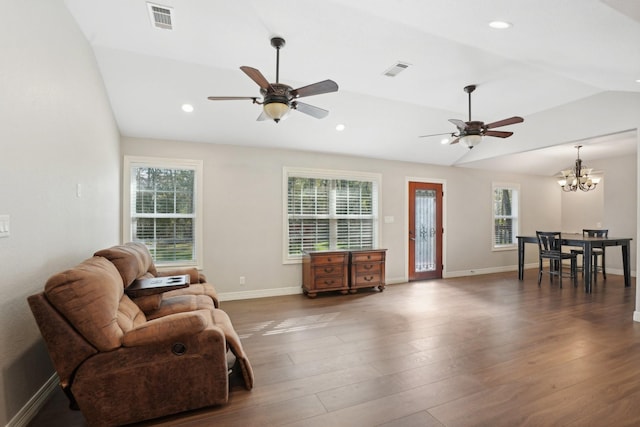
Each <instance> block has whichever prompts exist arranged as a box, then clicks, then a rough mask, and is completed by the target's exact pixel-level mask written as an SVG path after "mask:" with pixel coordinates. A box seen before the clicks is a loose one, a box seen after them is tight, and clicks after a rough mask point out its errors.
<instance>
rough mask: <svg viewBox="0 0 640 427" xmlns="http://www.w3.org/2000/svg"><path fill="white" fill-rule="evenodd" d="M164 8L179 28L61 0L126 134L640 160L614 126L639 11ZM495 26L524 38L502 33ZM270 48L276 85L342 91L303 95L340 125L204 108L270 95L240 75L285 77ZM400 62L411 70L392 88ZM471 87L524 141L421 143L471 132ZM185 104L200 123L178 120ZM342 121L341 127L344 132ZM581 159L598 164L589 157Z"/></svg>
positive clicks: (582, 2)
mask: <svg viewBox="0 0 640 427" xmlns="http://www.w3.org/2000/svg"><path fill="white" fill-rule="evenodd" d="M153 3H154V4H157V5H161V6H165V7H170V8H171V14H172V26H173V28H172V29H170V30H169V29H158V28H155V27H154V26H153V25H152V20H151V18H150V14H149V8H148V4H147V2H145V1H144V0H65V4H66V5H67V7H68V9H69V11H70V12H71V14H72V15H73V17H74V18H75V20H76V21H77V23H78V25H79V27H80V29H81V30H82V31H83V32H84V34H85V36H86V38H87V40H88V41H89V43H90V45H91V47H92V49H93V51H94V53H95V56H96V59H97V63H98V67H99V69H100V72H101V73H102V76H103V79H104V83H105V87H106V90H107V93H108V96H109V99H110V102H111V105H112V108H113V112H114V115H115V118H116V120H117V123H118V126H119V128H120V131H121V133H122V134H123V135H125V136H132V137H150V138H161V139H171V140H176V141H196V142H206V143H219V144H239V145H247V146H259V147H281V148H293V149H302V150H309V151H323V152H332V153H341V154H348V155H359V156H369V157H374V158H383V159H395V160H407V161H414V162H423V163H429V164H438V165H461V166H472V167H483V168H499V169H504V170H518V171H523V172H531V173H540V174H543V175H552V174H553V173H554V172H556V171H557V170H559V169H560V168H562V167H565V166H566V165H567V163H571V162H572V161H573V159H574V158H575V150H574V149H573V145H575V143H576V141H577V140H582V143H584V144H585V145H586V144H593V146H594V150H593V151H592V154H593V155H596V154H595V152H596V150H595V146H596V144H598V145H599V146H600V147H604V148H600V152H599V153H598V154H597V156H599V157H603V156H605V157H606V156H609V157H613V156H616V155H620V154H621V153H622V154H628V153H635V151H636V145H637V136H636V131H635V129H634V126H629V124H628V123H629V120H627V119H624V120H618V119H617V115H620V114H622V115H623V116H625V117H628V116H632V115H634V114H635V115H636V116H640V108H638V111H618V110H616V109H618V108H619V105H623V106H624V108H623V110H629V109H633V110H635V109H636V107H638V106H640V101H638V99H640V82H638V80H639V79H640V47H639V46H640V45H639V44H638V41H639V40H640V2H638V1H637V0H563V1H558V0H536V1H513V0H483V1H478V0H455V1H452V0H402V1H400V0H398V1H389V0H324V1H318V0H189V1H177V0H158V1H157V2H155V1H154V2H153ZM494 20H502V21H507V22H509V23H511V24H512V27H511V28H509V29H506V30H496V29H493V28H490V27H489V25H488V24H489V22H491V21H494ZM273 36H280V37H283V38H284V39H285V40H286V46H285V47H284V48H283V49H282V50H281V52H280V82H284V83H286V84H289V85H290V86H293V87H294V88H295V87H300V86H304V85H307V84H310V83H315V82H317V81H320V80H324V79H332V80H334V81H336V82H337V83H338V85H339V86H340V89H339V91H338V92H336V93H330V94H323V95H318V96H314V97H309V98H305V99H304V102H306V103H309V104H312V105H314V106H318V107H321V108H324V109H327V110H329V111H330V113H329V116H328V117H326V118H324V119H320V120H319V119H315V118H313V117H310V116H307V115H304V114H302V113H300V112H297V111H293V112H292V113H291V114H290V115H289V117H288V118H287V119H286V120H283V121H282V122H280V123H278V124H276V123H274V122H269V121H266V122H265V121H256V118H257V117H258V115H259V114H260V112H261V107H260V106H258V105H254V104H252V103H251V101H209V100H207V97H208V96H211V95H220V96H224V95H231V96H258V97H259V96H260V93H259V88H258V86H257V85H256V83H255V82H253V81H252V80H251V79H249V78H248V77H247V76H246V75H245V74H244V73H243V72H241V71H240V69H239V67H240V66H242V65H247V66H251V67H254V68H257V69H259V70H260V71H261V72H262V74H263V75H264V76H265V77H266V78H267V79H268V80H269V81H275V69H276V52H275V50H274V49H273V48H272V47H271V45H270V42H269V40H270V39H271V37H273ZM398 61H400V62H403V63H406V64H408V68H406V69H405V70H404V71H402V72H401V73H400V74H398V75H397V76H395V77H388V76H385V75H384V72H385V71H386V70H387V69H389V68H390V67H391V66H392V65H394V64H395V63H397V62H398ZM469 84H475V85H477V89H476V91H475V92H474V93H473V94H472V116H473V117H472V118H473V119H475V120H482V121H484V122H492V121H496V120H500V119H504V118H507V117H511V116H514V115H518V116H522V117H524V119H525V121H524V123H521V124H518V125H512V126H508V127H506V128H501V129H500V130H510V131H513V132H514V135H513V136H512V137H510V138H508V139H499V138H485V139H484V141H483V142H482V143H481V144H480V145H479V146H478V147H476V148H474V149H473V150H471V151H469V150H468V149H466V148H465V147H463V146H462V145H461V144H456V145H443V144H441V143H440V140H441V139H442V138H441V137H432V138H418V136H419V135H425V134H433V133H448V132H453V131H455V127H454V126H453V125H452V124H451V123H449V122H448V119H452V118H454V119H462V120H465V121H466V120H468V110H467V108H468V105H467V101H468V100H467V94H466V93H465V92H464V91H463V88H464V87H465V86H467V85H469ZM619 99H622V100H623V101H622V102H620V101H619ZM629 99H631V102H627V100H629ZM609 101H610V102H611V103H612V104H611V105H612V106H613V107H612V108H607V107H606V103H607V102H609ZM185 103H188V104H191V105H193V107H194V111H193V112H192V113H185V112H183V111H182V110H181V106H182V105H183V104H185ZM583 104H584V107H583ZM593 104H597V105H600V106H602V105H604V107H602V109H603V110H604V111H605V113H604V114H602V115H601V117H599V120H601V122H600V121H598V120H590V119H589V117H588V115H587V116H586V118H585V120H589V123H581V122H580V120H577V119H576V117H572V116H575V115H576V111H581V109H582V108H586V109H589V108H591V106H592V105H593ZM638 122H640V119H639V120H637V121H636V126H635V127H637V126H638ZM338 124H343V125H344V126H345V129H344V130H343V131H341V132H339V131H336V125H338ZM604 134H607V135H604ZM609 134H611V135H610V136H609ZM592 137H593V138H592ZM596 137H597V138H596ZM546 147H552V148H546ZM522 153H526V154H522ZM581 154H582V157H583V158H584V159H589V158H590V157H591V155H590V153H589V151H588V149H587V147H585V149H584V150H583V151H582V152H581ZM523 156H524V157H523ZM540 156H542V157H540ZM525 159H526V160H525ZM556 163H557V164H556ZM517 164H519V166H517V167H516V165H517Z"/></svg>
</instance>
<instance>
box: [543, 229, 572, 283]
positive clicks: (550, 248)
mask: <svg viewBox="0 0 640 427" xmlns="http://www.w3.org/2000/svg"><path fill="white" fill-rule="evenodd" d="M536 237H537V238H538V249H539V268H538V286H540V282H541V281H542V273H543V272H544V267H543V261H544V260H545V259H548V260H549V281H553V276H558V279H559V282H560V287H562V265H563V261H564V260H567V259H568V260H570V262H571V270H570V272H569V277H571V278H572V279H573V280H574V286H576V285H577V284H576V281H575V279H576V254H574V253H571V252H563V251H562V234H561V233H560V232H559V231H536Z"/></svg>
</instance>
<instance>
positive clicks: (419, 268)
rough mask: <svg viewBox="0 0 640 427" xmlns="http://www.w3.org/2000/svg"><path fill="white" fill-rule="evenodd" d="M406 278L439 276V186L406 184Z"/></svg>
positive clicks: (440, 273)
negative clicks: (408, 196) (407, 249)
mask: <svg viewBox="0 0 640 427" xmlns="http://www.w3.org/2000/svg"><path fill="white" fill-rule="evenodd" d="M409 194H410V198H409V212H410V215H409V262H410V264H409V280H423V279H431V278H439V277H442V214H441V211H442V206H441V205H442V185H441V184H431V183H420V182H410V183H409Z"/></svg>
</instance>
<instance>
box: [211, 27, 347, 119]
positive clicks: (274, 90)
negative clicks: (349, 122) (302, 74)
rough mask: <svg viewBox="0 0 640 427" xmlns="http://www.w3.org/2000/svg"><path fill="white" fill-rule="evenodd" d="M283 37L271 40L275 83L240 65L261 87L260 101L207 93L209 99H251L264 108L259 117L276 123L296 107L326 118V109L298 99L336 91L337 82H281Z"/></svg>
mask: <svg viewBox="0 0 640 427" xmlns="http://www.w3.org/2000/svg"><path fill="white" fill-rule="evenodd" d="M284 45H285V40H284V39H283V38H281V37H274V38H272V39H271V46H273V47H274V48H275V49H276V82H275V83H269V82H268V81H267V79H266V78H265V77H264V76H263V75H262V73H261V72H260V71H258V70H257V69H255V68H251V67H247V66H242V67H240V69H241V70H242V71H243V72H244V73H245V74H246V75H247V76H249V78H250V79H251V80H253V81H254V82H256V83H257V84H258V86H260V94H261V95H262V101H258V98H259V97H257V96H210V97H208V99H209V100H211V101H229V100H242V99H250V100H252V101H253V103H254V104H259V105H262V108H263V111H262V113H261V114H260V116H258V120H270V119H271V120H273V121H274V122H276V123H278V122H279V121H280V120H281V119H283V118H284V117H286V116H287V114H289V111H291V110H298V111H300V112H301V113H305V114H308V115H310V116H311V117H315V118H317V119H322V118H324V117H327V115H328V114H329V112H328V111H327V110H324V109H322V108H318V107H314V106H313V105H309V104H305V103H303V102H299V101H297V99H298V98H302V97H305V96H313V95H320V94H322V93H330V92H337V91H338V84H337V83H336V82H334V81H333V80H323V81H321V82H318V83H313V84H310V85H307V86H303V87H300V88H298V89H293V88H292V87H291V86H289V85H286V84H283V83H280V49H281V48H282V47H284Z"/></svg>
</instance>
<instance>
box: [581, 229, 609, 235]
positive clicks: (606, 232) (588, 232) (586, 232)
mask: <svg viewBox="0 0 640 427" xmlns="http://www.w3.org/2000/svg"><path fill="white" fill-rule="evenodd" d="M582 235H583V236H584V237H609V230H608V229H606V228H598V229H590V228H583V229H582Z"/></svg>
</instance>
